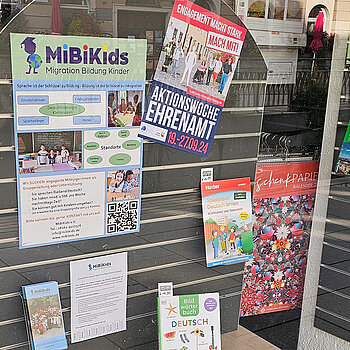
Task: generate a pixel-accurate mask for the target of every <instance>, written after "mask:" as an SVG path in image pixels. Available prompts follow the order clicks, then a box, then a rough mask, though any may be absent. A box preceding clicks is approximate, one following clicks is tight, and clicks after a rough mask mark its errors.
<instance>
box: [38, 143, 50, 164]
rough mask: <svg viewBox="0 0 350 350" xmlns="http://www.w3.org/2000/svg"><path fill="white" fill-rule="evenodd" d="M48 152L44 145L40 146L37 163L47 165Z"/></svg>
mask: <svg viewBox="0 0 350 350" xmlns="http://www.w3.org/2000/svg"><path fill="white" fill-rule="evenodd" d="M48 156H49V152H48V151H46V147H45V145H41V146H40V151H39V152H38V164H39V165H47V164H49V158H48Z"/></svg>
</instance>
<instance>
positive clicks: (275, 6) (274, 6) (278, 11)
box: [268, 0, 286, 20]
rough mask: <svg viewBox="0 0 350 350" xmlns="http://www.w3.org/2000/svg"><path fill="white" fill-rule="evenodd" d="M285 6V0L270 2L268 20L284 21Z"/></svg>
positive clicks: (272, 0)
mask: <svg viewBox="0 0 350 350" xmlns="http://www.w3.org/2000/svg"><path fill="white" fill-rule="evenodd" d="M285 6H286V3H285V0H270V2H269V17H268V18H271V19H281V20H283V18H284V8H285Z"/></svg>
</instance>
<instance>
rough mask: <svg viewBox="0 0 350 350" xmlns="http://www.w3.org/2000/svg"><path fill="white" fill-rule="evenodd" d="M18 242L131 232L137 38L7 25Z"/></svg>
mask: <svg viewBox="0 0 350 350" xmlns="http://www.w3.org/2000/svg"><path fill="white" fill-rule="evenodd" d="M11 57H12V76H13V101H14V120H15V142H16V162H17V190H18V191H17V192H18V218H19V242H20V244H19V246H20V248H28V247H34V246H41V245H46V244H55V243H60V242H67V241H73V240H80V239H88V238H97V237H107V236H109V235H115V234H124V233H130V232H137V231H138V230H139V222H140V197H141V196H140V194H141V167H142V139H140V138H139V137H138V130H139V126H140V123H141V115H142V106H143V104H144V87H145V72H146V40H135V39H133V40H129V39H110V38H92V37H89V38H86V37H69V36H48V35H35V34H30V35H29V34H28V35H27V34H11Z"/></svg>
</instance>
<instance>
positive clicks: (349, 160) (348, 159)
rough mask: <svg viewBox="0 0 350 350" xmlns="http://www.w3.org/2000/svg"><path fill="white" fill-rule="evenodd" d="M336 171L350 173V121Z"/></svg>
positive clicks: (344, 173) (343, 173)
mask: <svg viewBox="0 0 350 350" xmlns="http://www.w3.org/2000/svg"><path fill="white" fill-rule="evenodd" d="M335 172H336V173H338V174H342V175H350V122H349V125H348V128H347V129H346V133H345V137H344V141H343V144H342V146H341V149H340V153H339V157H338V161H337V165H336V168H335Z"/></svg>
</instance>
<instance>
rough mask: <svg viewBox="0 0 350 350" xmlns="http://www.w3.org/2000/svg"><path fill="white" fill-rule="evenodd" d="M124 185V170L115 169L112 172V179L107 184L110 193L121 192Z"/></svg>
mask: <svg viewBox="0 0 350 350" xmlns="http://www.w3.org/2000/svg"><path fill="white" fill-rule="evenodd" d="M123 186H124V172H123V171H122V170H117V171H116V172H115V174H114V179H112V181H111V182H110V184H109V192H110V193H113V192H115V193H121V192H122V190H123Z"/></svg>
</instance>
